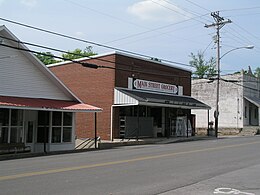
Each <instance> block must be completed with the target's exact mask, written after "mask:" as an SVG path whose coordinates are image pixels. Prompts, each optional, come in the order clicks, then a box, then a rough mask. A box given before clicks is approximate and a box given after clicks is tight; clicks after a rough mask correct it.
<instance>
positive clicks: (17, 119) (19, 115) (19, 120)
mask: <svg viewBox="0 0 260 195" xmlns="http://www.w3.org/2000/svg"><path fill="white" fill-rule="evenodd" d="M22 125H23V110H11V126H22Z"/></svg>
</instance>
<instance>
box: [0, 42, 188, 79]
mask: <svg viewBox="0 0 260 195" xmlns="http://www.w3.org/2000/svg"><path fill="white" fill-rule="evenodd" d="M17 42H18V43H22V42H19V41H17ZM0 46H3V47H8V48H11V49H15V50H20V51H25V52H30V53H34V54H40V55H44V56H49V57H54V58H57V59H61V60H65V61H70V62H73V63H76V64H80V65H82V66H84V67H87V68H94V69H100V68H103V69H113V70H120V71H126V72H133V73H137V74H138V73H139V74H140V73H143V74H150V75H156V76H167V77H178V78H190V77H189V76H180V75H174V74H159V73H154V72H147V71H141V70H135V69H132V68H131V69H124V68H115V67H111V66H103V65H96V64H92V63H86V62H80V61H78V60H71V59H68V58H64V57H59V56H55V55H51V54H46V53H42V52H38V51H34V50H30V49H25V48H21V47H14V46H10V45H6V44H3V43H0ZM90 59H91V58H90ZM92 59H95V60H101V59H97V58H92ZM110 62H111V63H112V61H110ZM118 64H120V63H118ZM124 65H126V64H124ZM127 65H129V64H127Z"/></svg>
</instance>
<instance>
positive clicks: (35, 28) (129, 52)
mask: <svg viewBox="0 0 260 195" xmlns="http://www.w3.org/2000/svg"><path fill="white" fill-rule="evenodd" d="M0 20H3V21H6V22H10V23H13V24H16V25H20V26H23V27H26V28H31V29H34V30H38V31H41V32H45V33H49V34H53V35H56V36H60V37H64V38H68V39H72V40H75V41H80V42H84V43H88V44H92V45H96V46H99V47H104V48H107V49H112V50H115V51H120V52H123V53H128V54H132V55H135V56H141V57H145V58H149V59H151V58H153V57H151V56H148V55H144V54H139V53H136V52H131V51H128V50H124V49H118V48H115V47H111V46H107V45H103V44H100V43H95V42H92V41H87V40H84V39H79V38H75V37H72V36H69V35H65V34H61V33H57V32H54V31H50V30H45V29H42V28H38V27H34V26H31V25H27V24H23V23H20V22H15V21H12V20H8V19H5V18H2V17H0ZM160 60H162V61H166V60H164V59H160ZM167 62H171V63H173V64H177V65H184V66H190V65H187V64H184V63H180V62H175V61H170V60H167Z"/></svg>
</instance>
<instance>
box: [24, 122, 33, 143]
mask: <svg viewBox="0 0 260 195" xmlns="http://www.w3.org/2000/svg"><path fill="white" fill-rule="evenodd" d="M27 128H28V129H27V136H26V142H27V143H32V142H33V121H28V127H27Z"/></svg>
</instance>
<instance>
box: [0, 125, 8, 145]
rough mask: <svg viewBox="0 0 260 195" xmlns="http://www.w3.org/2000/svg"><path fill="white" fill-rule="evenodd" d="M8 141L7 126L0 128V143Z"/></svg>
mask: <svg viewBox="0 0 260 195" xmlns="http://www.w3.org/2000/svg"><path fill="white" fill-rule="evenodd" d="M7 141H8V127H2V128H0V143H7Z"/></svg>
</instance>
